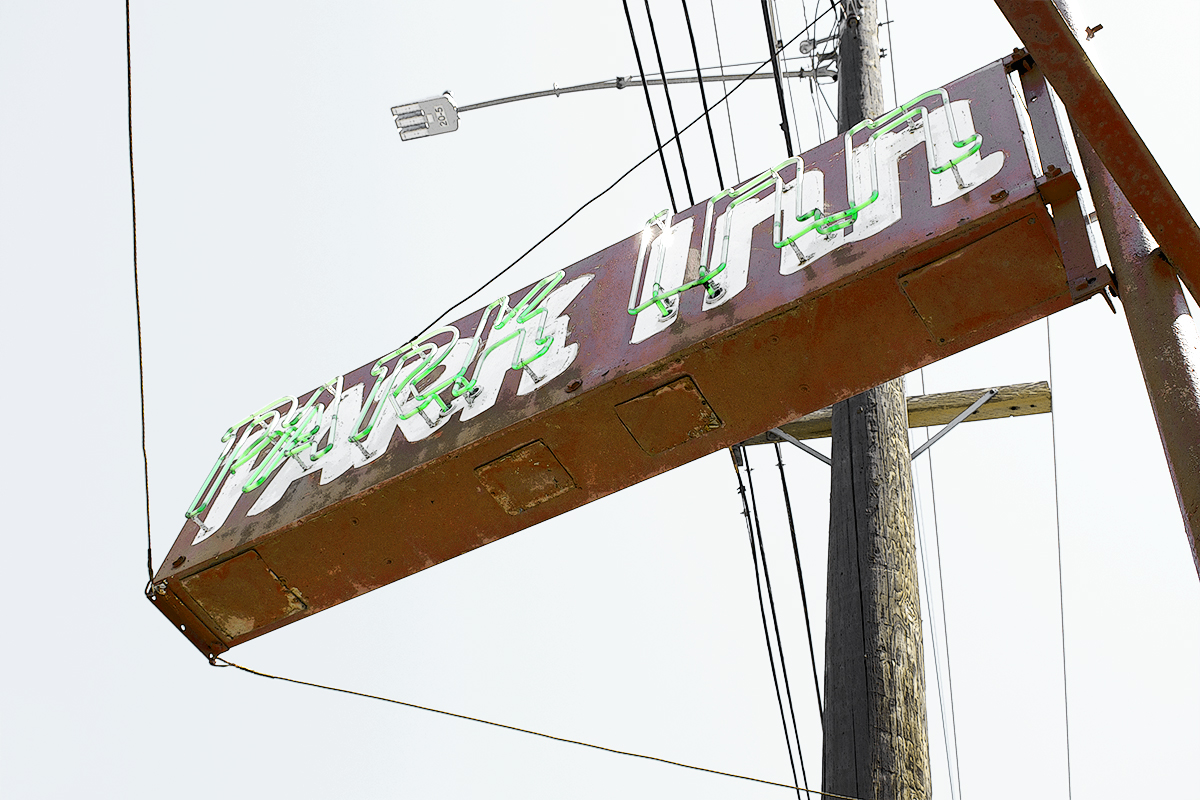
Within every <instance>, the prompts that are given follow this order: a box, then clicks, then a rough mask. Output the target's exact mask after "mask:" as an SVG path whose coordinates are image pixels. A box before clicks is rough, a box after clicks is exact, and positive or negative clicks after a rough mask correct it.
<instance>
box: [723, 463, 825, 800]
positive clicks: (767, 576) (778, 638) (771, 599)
mask: <svg viewBox="0 0 1200 800" xmlns="http://www.w3.org/2000/svg"><path fill="white" fill-rule="evenodd" d="M742 460H743V461H745V462H746V486H747V487H748V488H749V490H750V508H751V509H752V510H753V513H754V532H755V537H756V538H757V540H758V552H759V554H760V555H761V556H762V574H763V583H765V584H766V586H767V602H768V604H769V606H770V609H771V626H772V627H773V628H774V629H775V643H776V645H777V646H778V647H779V673H780V674H781V675H782V676H783V688H784V692H785V693H786V694H787V704H788V714H789V716H790V717H791V718H792V733H793V734H794V736H795V737H796V753H797V755H799V756H800V777H801V778H803V780H804V783H805V784H806V785H807V784H808V774H807V773H806V771H805V769H804V750H803V749H802V748H801V747H800V726H799V725H797V724H796V705H795V703H794V702H792V683H791V681H790V680H788V671H787V659H786V657H785V656H784V654H783V634H782V633H780V630H779V615H778V613H776V611H775V592H774V590H772V588H771V570H770V569H769V568H768V566H767V546H766V543H765V542H764V541H763V534H762V523H761V522H760V521H759V518H758V497H757V495H756V494H755V493H754V476H753V475H752V474H751V469H750V456H749V454H748V453H747V452H746V448H745V446H743V447H742ZM760 597H761V595H760ZM767 644H768V647H769V646H770V640H769V638H768V642H767ZM821 724H822V727H824V720H822V723H821Z"/></svg>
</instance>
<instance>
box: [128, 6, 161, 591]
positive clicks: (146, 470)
mask: <svg viewBox="0 0 1200 800" xmlns="http://www.w3.org/2000/svg"><path fill="white" fill-rule="evenodd" d="M131 41H132V35H131V34H130V26H129V0H125V82H126V95H125V99H126V109H127V111H128V116H129V204H130V210H131V212H132V221H133V226H132V227H133V309H134V315H135V316H136V318H137V342H138V403H139V405H140V406H141V410H142V475H143V478H144V481H145V487H146V488H145V494H146V573H147V578H146V587H147V588H149V586H150V584H151V583H152V582H153V581H154V549H153V545H154V542H153V540H152V539H151V536H150V455H149V453H148V451H147V448H146V369H145V366H144V350H143V346H142V297H141V291H140V289H139V285H138V284H139V281H138V263H137V251H138V248H137V185H136V183H135V182H134V178H133V55H132V53H133V47H132V45H131Z"/></svg>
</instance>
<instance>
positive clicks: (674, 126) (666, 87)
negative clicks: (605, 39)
mask: <svg viewBox="0 0 1200 800" xmlns="http://www.w3.org/2000/svg"><path fill="white" fill-rule="evenodd" d="M645 3H646V19H647V20H648V21H649V22H650V41H652V42H654V58H655V59H656V60H657V61H658V71H659V72H665V71H666V67H664V66H663V60H662V50H660V49H659V47H658V33H657V32H656V31H655V30H654V15H653V14H652V13H651V12H650V0H645ZM643 80H645V79H644V78H643ZM662 87H663V94H664V95H666V97H667V114H668V115H669V116H670V117H671V130H672V131H674V132H675V147H676V148H677V149H678V150H679V166H680V167H681V168H682V169H683V183H684V186H686V187H687V193H688V206H689V207H690V206H694V205H696V198H695V197H694V196H693V195H692V179H691V177H690V176H689V175H688V168H687V159H685V158H684V157H683V140H682V139H681V138H679V125H678V123H676V122H675V104H674V103H672V102H671V85H670V84H669V83H668V82H667V81H663V85H662ZM646 96H647V97H649V96H650V95H649V94H648V93H647V95H646Z"/></svg>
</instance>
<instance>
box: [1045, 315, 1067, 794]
mask: <svg viewBox="0 0 1200 800" xmlns="http://www.w3.org/2000/svg"><path fill="white" fill-rule="evenodd" d="M1046 364H1047V366H1048V369H1049V373H1050V374H1049V376H1048V377H1049V383H1050V391H1054V350H1053V349H1052V348H1051V346H1050V318H1049V317H1046ZM1050 453H1051V457H1052V459H1053V465H1054V535H1055V545H1056V550H1057V553H1058V620H1059V634H1060V636H1061V638H1062V665H1063V731H1064V734H1065V737H1066V746H1067V798H1068V800H1070V798H1071V797H1072V793H1071V710H1070V709H1071V706H1070V703H1069V697H1068V694H1067V613H1066V604H1065V603H1064V601H1063V568H1062V518H1061V514H1060V511H1059V502H1058V428H1057V426H1056V425H1055V420H1054V407H1053V406H1051V408H1050Z"/></svg>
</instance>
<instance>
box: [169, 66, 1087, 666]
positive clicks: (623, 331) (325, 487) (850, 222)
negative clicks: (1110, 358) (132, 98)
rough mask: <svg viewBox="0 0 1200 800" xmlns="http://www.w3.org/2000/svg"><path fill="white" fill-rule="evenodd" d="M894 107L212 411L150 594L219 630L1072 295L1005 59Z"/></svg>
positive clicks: (375, 577) (378, 579)
mask: <svg viewBox="0 0 1200 800" xmlns="http://www.w3.org/2000/svg"><path fill="white" fill-rule="evenodd" d="M946 101H950V102H951V105H950V106H949V111H948V109H947V106H946ZM906 108H908V110H907V111H905V112H904V113H901V114H895V115H892V116H890V117H888V118H887V119H885V120H884V121H883V122H880V123H879V124H877V125H876V126H875V128H874V129H870V128H869V129H866V130H864V131H862V132H860V133H859V134H858V135H857V136H856V137H855V138H854V141H853V150H852V156H851V162H850V165H849V167H848V165H847V153H846V152H845V150H846V147H845V144H844V140H843V139H837V140H834V141H831V142H827V143H825V144H823V145H820V146H818V147H816V148H814V149H813V150H811V151H809V152H807V153H805V154H804V155H803V156H802V157H801V159H802V160H801V161H800V162H796V163H787V164H786V165H783V166H781V167H780V168H777V170H776V171H774V172H771V171H769V172H768V173H764V175H763V176H760V177H759V178H757V179H754V180H752V181H748V182H746V183H745V184H743V185H742V186H741V187H740V188H739V189H738V190H736V191H733V192H731V193H725V194H724V195H722V196H720V197H718V198H715V199H714V201H712V202H710V203H702V204H699V205H697V206H695V207H693V208H690V209H687V210H686V211H683V212H681V213H679V214H677V215H675V216H674V218H672V219H669V220H668V219H666V218H662V219H661V220H660V222H661V225H660V224H658V223H655V224H652V225H649V226H648V228H647V230H646V231H645V232H643V233H640V234H637V235H634V236H631V237H629V238H628V239H625V240H624V241H621V242H618V243H616V244H614V245H612V246H611V247H608V248H606V249H605V250H603V251H601V252H599V253H596V254H595V255H593V256H591V257H589V258H586V259H584V260H583V261H581V262H579V263H578V264H575V265H574V266H572V267H570V268H568V269H566V270H564V271H562V272H561V273H558V274H556V275H554V276H550V277H549V278H547V279H546V280H543V281H541V282H539V283H538V284H536V285H535V286H533V287H530V288H528V289H527V290H525V291H523V292H519V293H517V294H515V295H513V296H512V297H511V298H502V299H501V300H498V301H497V302H495V303H493V304H491V305H490V306H488V307H487V308H486V309H482V310H480V311H476V312H475V313H473V314H470V315H467V316H466V317H464V318H463V319H460V320H458V321H457V322H455V323H454V324H453V325H450V326H446V327H444V328H441V329H438V330H436V331H434V332H432V333H430V334H428V335H427V336H425V337H424V338H423V339H421V340H419V341H416V342H413V343H410V344H409V345H406V346H405V347H402V348H398V349H397V350H395V351H393V352H392V353H390V354H388V355H386V356H384V357H383V358H382V359H379V360H378V361H375V362H372V363H369V364H366V365H364V366H362V367H360V368H359V369H357V370H355V371H353V372H351V373H348V374H347V375H345V376H341V377H339V378H335V379H333V380H331V381H330V382H329V383H327V384H325V385H324V386H322V387H320V388H318V389H316V390H314V391H310V392H309V393H307V394H305V395H301V396H299V397H297V398H284V399H282V400H281V401H279V402H276V403H273V404H271V405H270V406H268V407H266V408H265V409H264V410H263V411H261V412H259V413H258V414H256V415H250V416H249V417H247V419H245V420H242V421H241V422H239V423H238V424H237V425H234V426H232V427H231V429H230V431H229V432H228V433H227V435H226V436H225V438H224V439H223V442H224V444H223V448H224V449H222V450H221V457H220V458H219V459H218V460H217V462H216V465H215V466H214V468H213V470H212V471H211V472H210V475H209V478H208V479H206V480H205V482H204V484H203V485H202V486H201V489H200V492H199V493H198V495H197V501H196V502H195V503H194V504H193V507H192V509H190V512H192V513H193V514H194V516H193V518H192V519H190V520H189V521H188V522H187V523H186V524H185V525H184V528H183V531H182V532H181V534H180V536H179V538H178V540H177V541H176V542H175V544H174V546H173V547H172V548H171V551H170V552H169V553H168V555H167V557H166V561H165V563H164V565H163V567H162V568H161V569H160V570H159V573H158V575H157V576H156V577H155V581H154V584H155V588H154V594H153V596H154V597H156V598H158V599H156V602H157V603H158V605H159V606H160V608H161V609H162V610H163V611H164V613H166V614H167V616H168V617H169V618H171V619H172V620H173V621H176V622H177V624H179V623H178V621H179V620H182V619H183V616H184V615H187V617H188V620H189V621H188V622H187V623H185V624H188V625H194V624H196V622H197V621H199V622H202V623H203V624H204V626H205V627H206V629H207V630H206V631H205V632H202V634H203V635H201V634H194V635H193V634H192V633H189V638H191V640H192V641H193V644H195V645H196V646H197V647H198V648H200V649H201V650H202V651H203V652H205V653H210V654H211V653H216V652H220V651H221V650H223V649H226V648H228V647H231V646H234V645H236V644H238V643H240V642H243V641H246V640H247V639H250V638H253V637H255V636H259V635H261V634H263V633H265V632H267V631H269V630H273V629H275V628H277V627H279V626H281V625H285V624H289V623H291V622H293V621H295V620H297V619H301V618H303V617H305V616H307V615H309V614H312V613H315V612H317V611H320V610H322V609H325V608H328V607H330V606H332V605H335V604H337V603H340V602H343V601H345V600H348V599H350V598H352V597H355V596H357V595H359V594H362V593H364V592H367V591H370V590H371V589H375V588H378V587H380V586H383V585H385V584H387V583H390V582H392V581H395V580H398V579H400V578H403V577H405V576H407V575H411V574H413V573H415V572H417V571H420V570H422V569H425V568H427V567H430V566H433V565H435V564H438V563H440V562H442V561H445V560H447V559H450V558H453V557H454V556H456V555H460V554H462V553H464V552H467V551H469V550H472V549H474V548H476V547H479V546H481V545H484V544H487V543H489V542H492V541H495V540H496V539H499V538H501V537H503V536H507V535H509V534H511V533H514V532H516V531H518V530H521V529H523V528H526V527H529V526H531V525H534V524H537V523H538V522H541V521H543V520H546V519H550V518H551V517H554V516H556V515H558V514H561V513H563V512H565V511H568V510H570V509H572V508H576V507H578V506H581V505H584V504H585V503H588V502H590V501H592V500H595V499H597V498H600V497H603V496H605V495H608V494H610V493H612V492H615V491H618V490H620V489H622V488H624V487H626V486H629V485H632V484H634V483H637V482H639V481H642V480H645V479H646V478H649V477H652V476H654V475H657V474H660V473H662V472H665V471H667V470H670V469H673V468H675V467H677V466H680V465H681V464H684V463H687V462H689V461H692V460H694V459H696V458H699V457H701V456H703V455H706V454H708V453H711V452H713V451H715V450H717V449H720V448H724V447H728V446H729V445H731V444H734V443H737V442H740V441H742V440H744V439H747V438H749V437H751V436H754V435H756V434H759V433H761V432H762V431H764V430H767V429H769V428H772V427H776V426H778V425H780V424H782V423H785V422H787V421H789V420H793V419H797V418H799V417H801V416H803V415H804V414H806V413H809V412H811V411H815V410H817V409H819V408H822V407H824V406H827V405H829V404H831V403H833V402H835V401H837V400H840V399H842V398H845V397H849V396H851V395H853V394H855V393H857V392H860V391H863V390H864V389H867V388H869V387H871V386H874V385H877V384H878V383H880V382H882V381H884V380H887V379H890V378H894V377H896V376H899V375H902V374H904V373H906V372H908V371H911V370H914V369H916V368H918V367H920V366H922V365H924V364H928V363H931V362H933V361H936V360H938V359H940V358H943V357H945V356H947V355H950V354H952V353H955V352H958V351H960V350H963V349H965V348H967V347H970V346H971V345H974V344H977V343H979V342H981V341H984V340H986V339H989V338H991V337H994V336H997V335H999V334H1001V333H1004V332H1006V331H1009V330H1012V329H1013V328H1016V327H1018V326H1020V325H1023V324H1026V323H1028V322H1030V321H1032V320H1035V319H1038V318H1040V317H1042V316H1045V315H1047V314H1049V313H1052V312H1054V311H1056V310H1058V309H1061V308H1064V307H1066V306H1068V305H1070V304H1071V303H1072V302H1074V301H1075V300H1076V299H1077V298H1076V297H1075V296H1073V295H1072V293H1071V291H1070V289H1069V287H1068V283H1067V277H1066V272H1065V271H1064V266H1063V260H1062V251H1061V250H1060V249H1059V245H1058V240H1057V238H1056V234H1055V227H1054V221H1053V220H1052V219H1051V217H1050V215H1049V214H1048V213H1047V211H1046V206H1045V200H1044V198H1043V197H1042V196H1041V195H1039V194H1038V185H1037V177H1036V176H1035V174H1034V172H1033V170H1032V167H1031V164H1030V161H1029V158H1028V156H1027V154H1026V147H1025V143H1024V140H1023V139H1022V129H1021V126H1020V124H1019V122H1018V119H1017V114H1016V106H1015V104H1014V98H1013V96H1012V94H1011V92H1010V88H1009V84H1008V81H1007V78H1006V75H1005V65H1004V64H1003V63H1000V62H998V63H996V64H993V65H991V66H989V67H986V68H984V69H982V70H980V71H978V72H976V73H973V74H971V75H969V76H967V77H965V78H962V79H960V80H959V81H956V82H954V83H952V84H950V85H949V86H948V87H946V89H945V94H944V95H942V94H940V93H938V92H934V93H930V94H929V95H927V96H924V97H923V98H921V99H920V102H919V103H915V104H914V105H912V106H911V107H906ZM922 109H924V110H922ZM905 117H907V118H905ZM893 123H894V124H893ZM889 128H890V130H889ZM873 131H874V133H873ZM978 137H982V138H981V139H980V138H978ZM871 141H873V142H874V144H871ZM976 145H978V147H976ZM975 150H978V152H975ZM952 162H953V163H952ZM798 176H799V177H798ZM777 192H778V199H779V201H780V202H779V203H778V204H777V203H776V199H777V194H776V193H777ZM777 205H778V207H779V209H780V215H781V216H780V222H779V223H778V225H777V224H776V210H777V208H776V207H777ZM812 209H816V210H817V211H816V212H812ZM814 213H815V216H814ZM814 220H815V221H816V223H815V227H814ZM806 228H809V230H807V232H805V229H806ZM780 231H781V233H780V235H779V236H776V233H777V232H780ZM787 239H793V240H794V241H792V242H791V243H785V241H786V240H787ZM777 245H782V246H777ZM792 245H795V247H793V246H792ZM720 264H724V265H725V266H724V267H723V268H720V269H719V268H718V265H720ZM698 281H706V282H705V283H697V282H698ZM688 283H696V284H697V285H695V286H694V287H693V288H691V289H689V290H686V291H684V290H682V289H680V287H683V286H686V285H687V284H688ZM656 287H657V288H656ZM675 289H680V290H679V291H674V290H675ZM631 298H632V300H631ZM638 307H642V308H641V310H640V311H637V313H635V314H631V313H630V309H631V308H633V309H635V310H636V309H637V308H638ZM239 559H240V560H239Z"/></svg>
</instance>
